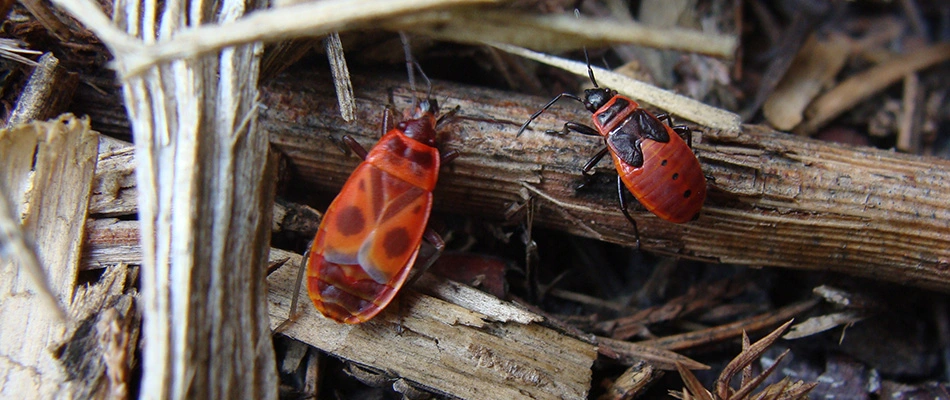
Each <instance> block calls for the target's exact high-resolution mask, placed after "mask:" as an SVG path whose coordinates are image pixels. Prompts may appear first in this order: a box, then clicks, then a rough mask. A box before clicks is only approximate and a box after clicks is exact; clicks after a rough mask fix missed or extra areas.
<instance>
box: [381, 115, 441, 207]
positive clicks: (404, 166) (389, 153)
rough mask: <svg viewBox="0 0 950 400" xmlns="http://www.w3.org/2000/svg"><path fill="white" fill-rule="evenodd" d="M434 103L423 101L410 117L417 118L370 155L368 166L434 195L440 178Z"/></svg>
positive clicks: (388, 136) (404, 123)
mask: <svg viewBox="0 0 950 400" xmlns="http://www.w3.org/2000/svg"><path fill="white" fill-rule="evenodd" d="M437 112H438V105H437V104H436V103H435V101H434V100H428V101H422V102H421V103H420V104H419V105H418V106H416V107H415V108H414V110H413V111H412V112H411V113H410V115H411V116H413V117H414V118H412V119H407V120H405V121H402V122H400V123H399V124H397V125H396V127H395V128H393V129H391V130H390V131H389V132H387V133H386V135H384V136H383V137H382V138H381V139H380V140H379V142H378V143H377V144H376V146H374V147H373V149H372V150H371V151H370V152H369V155H368V156H367V157H366V162H368V163H370V164H372V165H374V166H375V167H377V168H379V169H381V170H383V171H385V172H386V173H388V174H390V175H392V176H395V177H397V178H399V179H401V180H403V181H405V182H408V183H409V184H411V185H413V186H416V187H418V188H421V189H423V190H426V191H432V189H433V188H434V187H435V184H436V181H437V180H438V175H439V166H440V165H439V164H440V159H439V158H440V157H439V150H438V149H437V148H436V147H435V146H436V136H437V133H436V123H437V118H436V116H435V113H437Z"/></svg>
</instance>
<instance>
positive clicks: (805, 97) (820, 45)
mask: <svg viewBox="0 0 950 400" xmlns="http://www.w3.org/2000/svg"><path fill="white" fill-rule="evenodd" d="M850 52H851V46H850V41H849V40H848V39H847V38H846V37H844V36H843V35H836V34H832V35H831V36H829V37H827V38H819V35H817V34H812V35H811V36H810V37H809V39H808V40H807V41H806V42H805V45H804V46H802V48H801V49H800V50H799V51H798V54H797V55H796V56H795V59H794V60H792V65H791V67H789V69H788V72H787V73H786V74H785V76H784V77H783V78H782V80H781V81H780V82H779V84H778V86H776V87H775V91H774V92H772V94H770V95H769V97H768V99H766V100H765V104H763V105H762V114H763V115H764V116H765V118H766V119H768V121H769V124H771V125H772V126H774V127H775V128H776V129H780V130H789V129H792V128H794V127H795V126H796V125H798V124H799V123H800V122H801V121H802V119H803V118H804V115H803V114H804V112H805V107H808V104H809V103H810V102H811V100H812V99H813V98H815V96H817V95H818V93H820V92H821V90H823V89H824V88H825V87H827V86H829V85H830V84H831V83H832V82H833V81H834V78H835V76H836V75H838V72H840V71H841V68H842V67H844V63H845V61H847V59H848V54H850Z"/></svg>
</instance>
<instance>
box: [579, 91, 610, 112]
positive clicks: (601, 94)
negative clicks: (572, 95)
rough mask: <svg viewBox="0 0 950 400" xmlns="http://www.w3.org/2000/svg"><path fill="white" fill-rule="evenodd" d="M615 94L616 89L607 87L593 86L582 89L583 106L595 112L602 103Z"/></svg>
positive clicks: (605, 102)
mask: <svg viewBox="0 0 950 400" xmlns="http://www.w3.org/2000/svg"><path fill="white" fill-rule="evenodd" d="M616 95H617V91H616V90H613V89H608V88H600V87H595V88H593V89H587V90H584V106H585V107H587V111H590V112H597V110H599V109H600V108H601V107H603V106H604V104H607V102H608V101H610V99H612V98H614V96H616Z"/></svg>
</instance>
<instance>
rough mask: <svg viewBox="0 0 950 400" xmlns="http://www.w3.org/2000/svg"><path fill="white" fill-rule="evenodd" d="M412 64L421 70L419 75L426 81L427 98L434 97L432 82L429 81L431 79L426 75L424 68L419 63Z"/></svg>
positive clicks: (414, 61) (413, 61)
mask: <svg viewBox="0 0 950 400" xmlns="http://www.w3.org/2000/svg"><path fill="white" fill-rule="evenodd" d="M412 63H413V64H414V65H415V66H416V69H417V70H419V75H422V79H424V80H425V81H426V98H427V99H428V98H430V97H432V81H430V80H429V77H428V76H427V75H426V72H425V71H423V70H422V66H421V65H419V62H418V61H416V60H412Z"/></svg>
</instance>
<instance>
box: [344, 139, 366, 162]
mask: <svg viewBox="0 0 950 400" xmlns="http://www.w3.org/2000/svg"><path fill="white" fill-rule="evenodd" d="M343 143H346V145H347V146H348V147H349V148H350V150H353V152H354V153H356V155H358V156H360V159H361V160H365V159H366V155H367V154H369V152H367V151H366V148H364V147H363V145H361V144H359V142H357V141H356V139H353V137H352V136H350V135H343Z"/></svg>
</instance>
